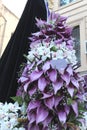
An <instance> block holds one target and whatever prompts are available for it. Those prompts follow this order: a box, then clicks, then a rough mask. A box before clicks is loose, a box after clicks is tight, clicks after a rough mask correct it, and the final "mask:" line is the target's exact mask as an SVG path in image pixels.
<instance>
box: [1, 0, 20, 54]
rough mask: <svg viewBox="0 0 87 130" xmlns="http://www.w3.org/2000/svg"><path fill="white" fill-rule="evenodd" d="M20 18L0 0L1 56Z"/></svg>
mask: <svg viewBox="0 0 87 130" xmlns="http://www.w3.org/2000/svg"><path fill="white" fill-rule="evenodd" d="M18 21H19V18H18V17H17V16H16V15H15V14H13V13H12V12H11V11H10V10H9V9H8V8H7V7H5V5H3V3H2V1H1V0H0V56H1V55H2V53H3V51H4V49H5V47H6V45H7V43H8V41H9V39H10V37H11V35H12V33H13V32H14V30H15V28H16V26H17V23H18Z"/></svg>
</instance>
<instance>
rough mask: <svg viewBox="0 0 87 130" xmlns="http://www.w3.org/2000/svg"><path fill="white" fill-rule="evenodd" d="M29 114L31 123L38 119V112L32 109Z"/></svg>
mask: <svg viewBox="0 0 87 130" xmlns="http://www.w3.org/2000/svg"><path fill="white" fill-rule="evenodd" d="M27 115H28V120H29V124H32V123H33V122H34V121H36V113H35V112H32V111H31V112H29V113H28V114H27Z"/></svg>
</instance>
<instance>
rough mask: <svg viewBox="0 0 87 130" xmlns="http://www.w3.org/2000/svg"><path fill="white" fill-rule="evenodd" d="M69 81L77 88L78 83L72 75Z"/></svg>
mask: <svg viewBox="0 0 87 130" xmlns="http://www.w3.org/2000/svg"><path fill="white" fill-rule="evenodd" d="M71 82H72V84H73V85H74V86H75V87H76V88H77V89H78V88H79V83H78V81H77V80H76V79H75V78H74V77H71Z"/></svg>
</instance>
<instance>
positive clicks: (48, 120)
mask: <svg viewBox="0 0 87 130" xmlns="http://www.w3.org/2000/svg"><path fill="white" fill-rule="evenodd" d="M52 118H53V116H51V115H49V116H48V117H47V118H46V119H45V120H44V121H43V125H44V127H46V126H48V124H49V123H50V122H51V120H52Z"/></svg>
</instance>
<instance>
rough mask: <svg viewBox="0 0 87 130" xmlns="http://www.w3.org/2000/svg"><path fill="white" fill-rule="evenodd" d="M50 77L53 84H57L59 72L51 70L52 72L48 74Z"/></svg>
mask: <svg viewBox="0 0 87 130" xmlns="http://www.w3.org/2000/svg"><path fill="white" fill-rule="evenodd" d="M48 76H49V79H50V80H51V81H52V82H55V81H56V80H57V71H56V70H55V69H54V70H51V71H50V72H48Z"/></svg>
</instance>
